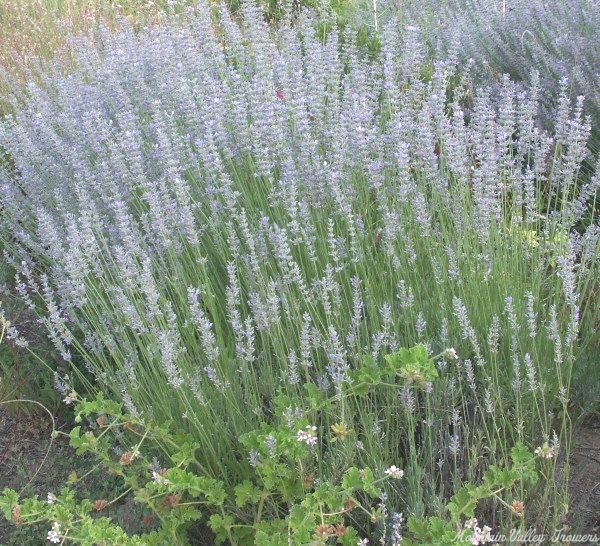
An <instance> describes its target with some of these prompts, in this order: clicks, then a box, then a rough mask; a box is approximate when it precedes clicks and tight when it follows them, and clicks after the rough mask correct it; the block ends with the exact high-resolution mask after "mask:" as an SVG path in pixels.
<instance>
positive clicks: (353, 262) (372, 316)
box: [0, 2, 600, 526]
mask: <svg viewBox="0 0 600 546" xmlns="http://www.w3.org/2000/svg"><path fill="white" fill-rule="evenodd" d="M242 11H243V19H242V21H241V22H240V23H237V22H235V21H234V20H233V19H232V18H231V16H230V14H229V12H228V11H227V9H226V8H225V7H224V6H221V8H220V9H219V10H218V12H215V11H213V10H211V8H210V6H209V5H208V4H205V3H203V2H200V3H199V4H198V6H197V7H196V9H195V10H194V11H193V12H189V13H188V16H187V17H186V18H185V22H186V24H185V25H184V26H182V25H181V22H177V23H175V22H173V23H171V24H166V25H164V26H160V27H152V28H148V29H146V30H143V31H141V32H139V33H137V34H136V33H134V32H133V30H132V29H131V28H130V27H127V26H124V27H123V28H122V29H121V30H120V31H119V32H118V33H116V34H112V33H110V32H108V31H104V32H101V33H100V34H99V35H98V37H97V39H96V41H94V42H91V41H89V40H88V39H83V38H80V39H78V40H73V48H74V54H75V56H76V58H77V66H78V69H77V70H76V71H75V72H73V73H72V74H69V75H68V76H63V75H60V74H59V73H58V72H57V73H54V74H50V75H48V76H47V78H46V80H45V81H44V82H43V85H39V86H36V85H32V86H31V88H30V92H29V93H30V100H29V102H28V103H27V105H25V106H22V107H20V108H19V109H18V111H17V112H16V114H15V116H14V117H11V118H6V119H4V121H3V122H2V123H1V124H0V146H1V147H3V148H4V149H6V150H7V153H9V154H10V156H11V157H12V159H13V162H14V169H6V168H3V169H2V170H1V171H0V181H1V184H2V195H3V198H2V199H3V201H2V228H3V232H4V233H6V234H7V236H6V240H5V244H6V248H7V253H6V258H7V260H8V261H9V263H10V264H11V265H12V267H13V268H14V270H15V274H16V284H17V288H18V290H19V292H20V294H21V297H22V298H23V300H24V301H25V302H26V304H27V305H28V306H29V307H30V308H31V310H32V311H35V312H36V313H38V316H39V321H40V324H41V325H42V326H43V327H44V328H45V329H46V331H47V333H48V336H49V338H50V339H51V340H52V342H53V344H54V346H55V347H56V349H57V351H58V352H59V354H61V355H62V359H63V360H64V363H65V364H66V365H69V366H70V367H71V368H72V370H71V372H70V375H71V378H74V377H77V381H78V383H77V385H75V386H76V387H77V389H78V390H79V389H80V388H82V387H83V386H87V387H88V388H91V389H101V390H103V391H105V392H106V393H108V394H109V395H110V396H112V397H114V398H115V399H118V400H120V401H122V402H123V403H124V405H125V407H126V408H127V411H128V412H129V413H131V414H132V415H133V416H135V417H139V418H141V419H143V420H147V421H148V422H150V421H156V422H158V423H164V422H174V423H176V425H177V427H178V428H182V429H185V430H186V431H187V432H188V433H189V434H191V435H192V436H193V437H194V439H195V441H197V443H198V445H199V446H200V448H199V449H200V451H201V455H200V456H199V457H198V460H200V461H201V464H202V471H203V472H205V473H206V475H208V476H212V477H214V478H218V479H222V480H224V482H225V484H226V485H228V486H230V485H232V484H237V483H240V482H241V481H243V479H245V478H247V477H248V476H249V475H250V474H251V472H252V465H253V464H254V462H255V457H256V452H257V450H256V449H250V452H249V453H247V452H246V451H247V446H243V445H242V444H240V442H239V440H238V439H239V438H240V437H244V435H245V434H247V433H249V432H250V431H252V430H256V429H260V427H261V423H265V422H266V423H272V422H273V420H274V419H275V418H277V419H281V418H289V419H293V418H295V419H298V418H300V417H304V418H310V422H311V423H314V424H315V425H316V426H319V427H322V428H323V429H325V430H329V429H332V430H333V429H335V430H337V431H339V432H340V434H342V433H344V434H345V433H346V432H344V431H352V438H353V441H352V442H348V443H347V447H346V449H345V450H344V451H343V455H340V454H339V452H338V451H335V452H334V451H331V450H330V449H329V448H328V447H327V445H319V446H318V447H317V448H316V457H317V460H318V461H319V465H320V470H321V471H322V472H324V473H327V472H329V473H332V475H335V473H336V469H337V468H339V467H340V465H341V463H343V465H342V466H349V465H350V464H354V465H356V466H369V467H370V468H373V469H383V468H386V467H387V466H388V465H389V461H390V460H392V461H398V462H399V464H400V463H401V464H402V466H403V467H405V468H407V469H409V470H410V476H411V479H410V480H407V484H408V485H407V486H406V489H402V488H398V490H396V491H393V492H391V494H390V500H389V502H390V504H392V505H400V504H407V505H409V506H410V507H411V510H412V511H413V513H414V515H415V516H417V517H421V516H424V515H425V514H426V513H428V512H429V511H430V510H431V509H432V508H431V507H432V506H435V504H434V503H433V501H432V499H435V498H437V497H449V496H450V495H451V494H452V493H453V492H454V491H455V485H456V484H457V483H460V482H462V481H463V480H471V481H477V477H479V476H480V475H481V473H482V472H483V470H484V469H485V468H486V467H487V466H488V465H489V464H498V465H500V466H502V465H505V464H507V463H508V462H509V460H510V450H511V448H512V447H513V446H514V445H516V443H517V442H522V443H524V444H526V445H539V444H542V443H544V442H550V443H551V444H552V446H551V447H552V449H553V450H554V451H553V453H556V452H557V450H558V448H559V446H562V447H563V448H565V449H567V450H568V420H567V411H566V410H567V406H568V400H569V390H570V383H571V373H572V369H573V366H574V364H575V362H576V359H577V357H578V354H579V353H580V352H581V351H582V350H583V349H582V348H583V347H585V345H586V343H587V342H588V341H589V340H590V339H591V337H592V336H593V335H594V332H595V330H594V328H595V325H596V321H597V319H598V309H597V307H596V306H594V305H593V302H592V303H590V301H591V300H590V298H589V296H590V294H591V293H592V290H593V288H594V284H595V283H597V279H598V267H599V266H598V260H597V258H598V252H599V249H598V235H599V233H600V227H599V226H598V223H597V221H595V222H591V223H589V227H587V229H586V230H585V231H584V232H583V233H579V232H577V231H576V230H575V229H574V228H575V227H576V226H577V225H578V222H579V220H580V219H581V218H582V216H583V215H584V214H586V212H587V211H588V210H589V208H590V207H591V208H593V206H594V203H595V201H594V199H595V195H596V191H597V187H598V184H599V183H600V178H599V175H598V174H596V175H594V176H593V177H591V178H590V180H589V181H588V182H587V184H586V185H583V186H582V185H581V184H579V176H580V165H581V163H582V161H583V160H584V159H585V158H586V157H587V156H586V154H587V151H586V147H585V142H586V140H587V138H588V136H589V133H590V124H589V122H588V121H587V120H586V118H584V116H583V113H582V109H581V104H580V103H577V104H571V102H570V100H569V97H568V95H567V93H566V90H563V92H562V94H561V96H560V108H559V110H558V113H557V122H556V131H555V132H554V134H551V133H547V132H546V131H544V130H542V129H541V128H540V127H539V123H538V121H539V118H538V110H539V88H538V85H537V84H536V83H534V85H532V87H531V89H528V90H526V91H524V90H521V89H518V88H517V87H516V85H515V84H514V83H512V82H511V81H510V80H509V79H508V78H505V79H503V80H502V83H501V90H500V92H499V93H492V92H491V91H490V90H489V89H487V88H485V87H484V88H481V89H478V90H476V91H475V92H474V93H472V92H471V91H470V88H469V86H468V85H467V83H468V80H467V79H462V75H461V73H460V72H458V69H457V66H456V58H452V57H449V58H447V59H446V60H444V61H440V60H437V61H435V62H433V63H431V65H430V67H431V71H430V77H428V78H423V77H422V76H423V72H424V70H423V66H424V63H425V61H426V56H425V51H426V50H425V48H424V46H423V44H422V43H421V42H420V38H419V34H418V33H416V32H409V33H407V34H401V33H399V32H398V30H397V29H398V27H397V25H394V24H390V25H387V26H385V27H384V28H383V30H382V34H381V52H380V53H379V54H378V55H376V56H375V57H373V56H372V55H371V56H369V57H367V56H366V55H365V54H364V52H363V51H362V50H361V49H360V48H359V47H358V46H357V45H356V43H353V41H352V40H351V39H349V38H348V37H346V39H345V41H344V48H343V49H341V48H340V47H339V44H340V39H341V38H340V36H339V33H338V32H337V31H336V29H335V28H334V29H333V30H332V31H331V32H329V33H328V34H327V35H326V36H325V39H323V36H322V35H321V34H319V33H317V31H316V29H315V21H314V20H312V19H311V18H310V16H308V15H307V14H304V15H302V16H301V17H300V18H299V20H298V21H297V25H296V26H294V27H289V26H282V27H281V28H279V29H277V30H273V29H269V28H268V27H266V26H265V24H264V22H263V18H262V15H261V12H260V10H259V9H258V8H257V7H256V6H255V5H254V4H251V3H244V4H243V5H242ZM457 82H458V83H457ZM450 86H451V91H452V92H451V93H450V92H449V91H450V90H449V87H450ZM467 107H468V108H469V111H470V112H471V113H470V115H469V120H468V121H469V122H467V116H466V114H465V112H466V111H467ZM419 344H421V347H420V348H419V349H418V350H416V352H414V353H410V352H409V353H404V352H400V351H399V349H400V347H413V346H416V345H419ZM449 347H454V350H453V351H450V352H448V351H446V349H448V348H449ZM435 354H437V355H438V356H437V357H432V356H431V355H435ZM384 355H392V357H391V358H390V359H388V361H386V360H385V359H384ZM449 355H450V356H451V357H452V358H450V356H449ZM385 362H387V364H385ZM59 380H60V378H59ZM379 381H383V383H384V386H385V388H383V389H378V390H377V392H371V391H370V390H369V389H370V387H369V385H370V384H371V383H374V382H375V383H376V382H379ZM59 384H60V381H59ZM65 394H66V395H67V397H68V391H67V392H66V393H65ZM315 408H316V409H315ZM561 416H562V417H563V418H564V419H563V420H561V419H558V418H559V417H561ZM554 431H556V433H554ZM309 432H310V431H309ZM348 433H349V432H348ZM307 434H308V432H307ZM307 438H308V437H307ZM273 440H277V438H274V439H270V440H268V442H270V443H268V444H267V445H266V449H267V452H268V453H270V452H271V451H273V450H276V444H273ZM265 442H267V440H266V439H265ZM552 442H553V443H552ZM548 445H550V444H548ZM269 450H271V451H269ZM340 457H342V458H341V459H340ZM405 463H406V464H405ZM554 464H556V459H552V460H551V461H550V462H549V465H554ZM553 470H554V467H549V468H548V473H547V475H546V477H547V478H548V479H547V481H544V482H543V485H541V486H540V487H542V488H545V489H544V493H543V495H541V496H540V498H544V499H548V500H547V502H548V503H549V504H550V505H551V506H554V507H556V512H555V513H553V512H552V510H546V511H544V512H542V511H540V516H542V515H543V517H544V518H546V521H542V522H538V523H539V524H540V526H544V525H548V526H550V525H552V521H556V520H557V519H558V518H559V517H560V516H561V513H560V509H561V508H560V507H561V506H562V505H561V503H559V502H558V501H556V498H557V496H560V495H563V494H564V493H565V491H566V487H565V484H564V483H560V482H559V483H558V485H556V482H555V480H554V479H553V478H552V472H553ZM407 473H408V472H407ZM544 495H545V496H544ZM402 510H403V508H400V509H399V510H397V512H400V511H402ZM548 513H550V515H551V516H550V517H548ZM531 517H532V518H535V514H532V515H531Z"/></svg>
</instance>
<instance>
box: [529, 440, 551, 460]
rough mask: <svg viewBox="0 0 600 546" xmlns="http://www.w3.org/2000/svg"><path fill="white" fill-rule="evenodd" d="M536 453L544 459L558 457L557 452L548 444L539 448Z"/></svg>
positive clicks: (545, 443)
mask: <svg viewBox="0 0 600 546" xmlns="http://www.w3.org/2000/svg"><path fill="white" fill-rule="evenodd" d="M534 453H535V454H536V456H538V457H540V458H542V459H552V457H554V456H555V455H556V450H555V449H553V448H552V447H551V446H550V444H548V442H544V445H542V446H540V447H537V448H536V449H535V451H534Z"/></svg>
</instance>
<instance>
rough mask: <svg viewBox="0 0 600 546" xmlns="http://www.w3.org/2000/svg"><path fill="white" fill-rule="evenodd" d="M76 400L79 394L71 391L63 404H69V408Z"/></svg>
mask: <svg viewBox="0 0 600 546" xmlns="http://www.w3.org/2000/svg"><path fill="white" fill-rule="evenodd" d="M75 400H77V393H76V392H75V391H71V392H70V393H69V394H67V396H65V397H64V398H63V402H64V403H65V404H67V406H68V405H70V404H72V403H73V402H75Z"/></svg>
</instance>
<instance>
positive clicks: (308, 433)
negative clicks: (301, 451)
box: [298, 425, 317, 446]
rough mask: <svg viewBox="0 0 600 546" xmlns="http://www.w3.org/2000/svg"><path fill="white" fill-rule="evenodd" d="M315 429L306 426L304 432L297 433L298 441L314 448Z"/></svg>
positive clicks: (315, 439) (315, 440) (314, 427)
mask: <svg viewBox="0 0 600 546" xmlns="http://www.w3.org/2000/svg"><path fill="white" fill-rule="evenodd" d="M316 431H317V427H316V426H314V425H306V427H305V429H304V430H299V431H298V441H299V442H304V443H305V444H306V445H309V446H314V445H316V443H317V435H316V434H315V433H316Z"/></svg>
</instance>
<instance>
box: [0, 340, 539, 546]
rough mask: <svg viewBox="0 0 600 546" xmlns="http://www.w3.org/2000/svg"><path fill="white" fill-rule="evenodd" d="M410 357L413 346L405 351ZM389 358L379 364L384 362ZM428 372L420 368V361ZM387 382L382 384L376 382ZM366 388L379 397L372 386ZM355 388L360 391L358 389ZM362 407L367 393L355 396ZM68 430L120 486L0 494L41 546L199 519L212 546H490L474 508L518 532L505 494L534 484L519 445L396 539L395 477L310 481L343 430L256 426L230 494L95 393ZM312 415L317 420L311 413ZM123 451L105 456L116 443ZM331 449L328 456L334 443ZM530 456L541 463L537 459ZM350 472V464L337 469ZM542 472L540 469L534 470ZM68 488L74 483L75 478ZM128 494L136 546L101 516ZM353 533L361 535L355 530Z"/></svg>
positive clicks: (355, 472) (185, 438)
mask: <svg viewBox="0 0 600 546" xmlns="http://www.w3.org/2000/svg"><path fill="white" fill-rule="evenodd" d="M415 349H416V350H418V351H419V352H422V351H423V347H422V346H419V347H416V348H415ZM409 353H410V351H401V352H400V353H399V355H396V358H394V359H393V360H394V361H396V362H398V364H399V367H397V368H393V369H392V368H391V369H388V370H386V371H387V372H389V373H390V374H391V375H392V376H393V375H397V374H400V375H404V373H405V371H407V370H410V373H411V374H414V373H415V371H416V370H417V367H416V366H415V365H414V362H411V361H408V360H407V359H406V356H407V355H408V354H409ZM391 360H392V359H390V362H391ZM430 362H431V361H430ZM384 375H386V374H384ZM364 384H366V385H370V386H371V387H373V388H376V389H378V388H382V387H384V383H383V382H377V383H373V382H372V381H371V378H370V377H369V378H366V383H364ZM364 384H363V383H359V385H358V386H359V388H360V387H362V386H363V385H364ZM363 392H364V394H363V396H364V397H366V396H367V394H366V391H363ZM69 402H70V403H73V402H75V403H76V407H75V421H76V422H79V423H81V422H82V421H83V420H84V419H86V421H87V423H88V425H87V426H83V427H82V426H81V425H80V426H77V427H75V428H74V429H73V430H72V431H71V432H70V434H69V437H70V443H71V446H72V447H73V448H75V449H76V451H77V453H78V454H79V455H82V454H84V453H92V454H94V455H95V457H97V458H98V459H99V460H100V461H101V463H102V465H103V467H104V468H105V469H106V471H108V472H109V473H110V474H112V475H117V476H120V477H121V478H122V480H123V484H124V487H123V491H122V492H121V493H120V494H119V495H118V496H116V497H115V498H114V499H109V500H107V499H103V498H98V499H88V498H86V499H83V500H78V499H76V498H75V494H74V492H73V491H72V490H71V489H69V487H65V488H64V489H63V490H62V491H61V492H60V493H59V494H58V495H56V494H55V493H53V492H49V493H48V495H47V498H46V499H43V500H39V499H37V498H26V499H21V498H20V496H19V494H18V493H17V492H15V491H14V490H10V489H5V490H4V491H3V492H2V495H0V510H2V512H3V514H4V516H5V517H6V518H7V519H9V520H11V521H12V522H13V523H14V524H15V525H17V526H22V525H28V524H32V523H37V522H40V521H47V522H48V524H49V526H50V530H49V531H48V533H47V537H46V538H47V540H48V541H50V542H51V543H61V544H65V543H75V544H84V545H85V544H87V545H90V546H91V545H96V544H104V545H113V544H114V545H123V546H125V545H132V546H133V545H153V544H156V545H163V544H188V543H190V542H189V530H190V528H191V527H192V526H193V525H192V524H193V523H194V522H196V521H198V520H206V521H207V525H208V526H209V527H210V528H211V529H212V531H213V532H214V533H215V538H214V541H215V543H217V544H221V543H223V542H224V541H228V543H229V544H261V545H265V546H267V545H273V546H279V545H281V544H294V545H301V544H315V545H318V544H326V543H331V540H333V541H334V542H335V543H337V544H346V545H356V544H359V545H364V544H368V543H369V540H368V539H367V538H365V537H361V536H360V534H359V532H363V533H364V532H365V530H366V529H367V530H370V534H369V536H371V537H380V542H381V543H382V544H393V545H398V544H400V542H401V541H402V543H403V544H408V545H411V544H421V545H422V544H440V545H444V544H456V545H459V544H463V545H467V544H485V543H487V542H491V541H492V540H493V535H492V528H490V527H489V526H486V525H484V526H482V527H480V526H479V525H478V521H477V519H476V518H475V511H476V509H477V507H478V504H479V503H480V501H482V500H485V499H494V500H496V501H498V502H500V503H501V504H502V505H503V506H504V507H505V509H506V511H507V512H508V513H509V514H511V515H512V518H513V520H516V522H517V525H520V523H521V520H522V519H523V511H524V505H523V502H521V501H519V500H516V499H515V500H513V501H512V503H511V504H508V502H507V500H505V499H510V498H513V497H514V495H515V493H518V492H522V491H523V490H524V489H526V488H527V487H529V486H531V485H533V484H535V483H536V482H537V481H538V479H539V474H538V470H537V469H536V462H535V459H534V454H533V453H532V452H531V451H529V450H528V449H527V447H526V446H524V445H523V444H517V445H516V446H515V447H514V448H513V449H512V450H511V458H510V466H509V467H507V468H498V467H495V466H493V465H492V466H490V468H488V469H487V470H486V471H485V473H484V474H483V476H482V478H481V480H482V481H481V484H479V485H473V484H465V485H464V486H463V487H461V488H460V490H459V491H458V492H457V493H456V494H455V495H453V496H452V498H451V499H450V501H449V502H448V504H447V506H445V507H444V508H443V510H442V511H441V514H440V516H432V517H415V516H410V517H409V518H408V523H407V527H408V530H407V532H406V533H404V532H403V529H402V527H403V526H402V524H403V523H404V517H403V515H402V514H401V513H396V512H393V513H391V514H389V513H388V510H387V507H386V502H385V501H386V499H387V492H386V490H389V489H395V488H396V486H395V485H394V482H396V483H397V482H400V481H401V480H402V479H403V478H404V477H405V476H404V471H403V470H401V469H399V468H398V467H397V466H396V465H391V466H390V467H389V468H387V469H386V470H385V471H383V472H378V473H377V474H379V475H377V474H376V473H375V472H373V471H372V470H371V469H370V468H368V467H366V468H360V469H359V468H356V467H353V466H346V465H344V466H341V467H340V468H339V469H338V472H337V474H336V476H335V477H334V476H328V477H325V476H323V477H321V476H320V473H319V467H320V465H319V461H318V456H317V455H316V452H315V448H316V446H317V445H318V444H319V443H321V442H323V441H327V440H326V438H327V437H329V442H330V444H331V445H332V448H331V449H332V450H333V451H338V450H339V451H340V452H342V453H343V452H345V451H347V446H346V444H347V442H349V441H351V436H352V434H353V431H351V430H349V429H348V428H347V427H345V426H344V425H342V424H337V425H334V426H332V427H331V430H330V431H318V430H317V427H316V426H314V425H310V424H308V425H305V426H303V425H304V424H305V423H306V422H307V420H306V419H302V418H297V419H295V420H294V421H293V422H282V423H280V424H278V425H275V426H269V425H266V423H265V424H264V425H263V426H262V427H261V428H260V429H259V430H255V431H252V432H250V433H248V434H246V435H244V436H243V437H242V438H240V441H241V443H242V444H244V445H246V446H247V447H252V448H256V451H255V453H256V464H254V465H253V466H254V473H253V475H252V476H251V477H250V478H249V479H245V480H244V481H243V482H242V483H239V484H237V485H236V486H234V487H233V488H226V487H225V484H224V482H223V481H222V480H216V479H213V478H209V477H206V476H203V475H198V474H196V473H194V472H193V471H190V468H197V467H199V466H200V465H201V463H200V462H199V461H198V460H197V459H196V454H197V453H198V452H199V451H201V445H200V444H198V443H197V442H194V440H193V438H192V437H191V436H190V435H187V434H185V433H173V432H171V431H170V430H169V427H167V426H159V425H155V424H152V423H144V422H143V421H140V420H139V419H137V418H135V417H133V416H131V415H124V414H123V413H122V406H121V405H120V404H118V403H115V402H113V401H111V400H106V399H104V398H103V396H102V395H101V394H98V395H97V397H96V399H95V400H93V401H87V400H78V398H77V394H76V393H75V392H70V393H69ZM313 410H314V411H315V413H318V412H319V408H318V407H314V408H313ZM127 442H129V443H130V444H132V445H131V446H130V447H129V449H127V450H126V451H121V452H120V455H119V453H115V450H114V447H115V444H120V445H128V444H127ZM335 442H337V444H336V446H335V447H333V444H334V443H335ZM157 444H161V445H170V446H172V447H173V449H172V450H171V453H170V456H169V462H168V463H167V464H168V466H167V467H164V468H161V465H160V464H159V463H158V461H157V458H156V457H153V458H152V460H150V454H151V452H152V450H153V449H155V448H156V445H157ZM536 454H537V455H538V456H539V457H541V458H542V459H543V458H545V457H547V451H546V450H545V448H543V447H542V448H538V449H537V450H536ZM348 463H349V461H348ZM542 466H543V465H542ZM75 479H77V478H75ZM127 495H131V496H133V497H134V498H135V501H136V503H138V504H140V505H142V506H143V507H144V508H145V510H146V512H147V514H146V515H144V516H143V518H142V519H143V521H144V523H145V525H147V526H148V527H149V528H150V529H149V531H148V532H147V533H144V534H142V535H133V536H128V535H127V533H125V531H124V530H123V529H122V528H120V527H119V526H118V525H116V524H114V523H113V522H112V521H111V520H110V519H108V518H106V517H102V511H104V510H105V509H106V508H107V507H108V506H110V505H111V504H113V503H115V502H118V501H120V500H121V499H123V498H124V497H126V496H127ZM359 530H360V531H359Z"/></svg>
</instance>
